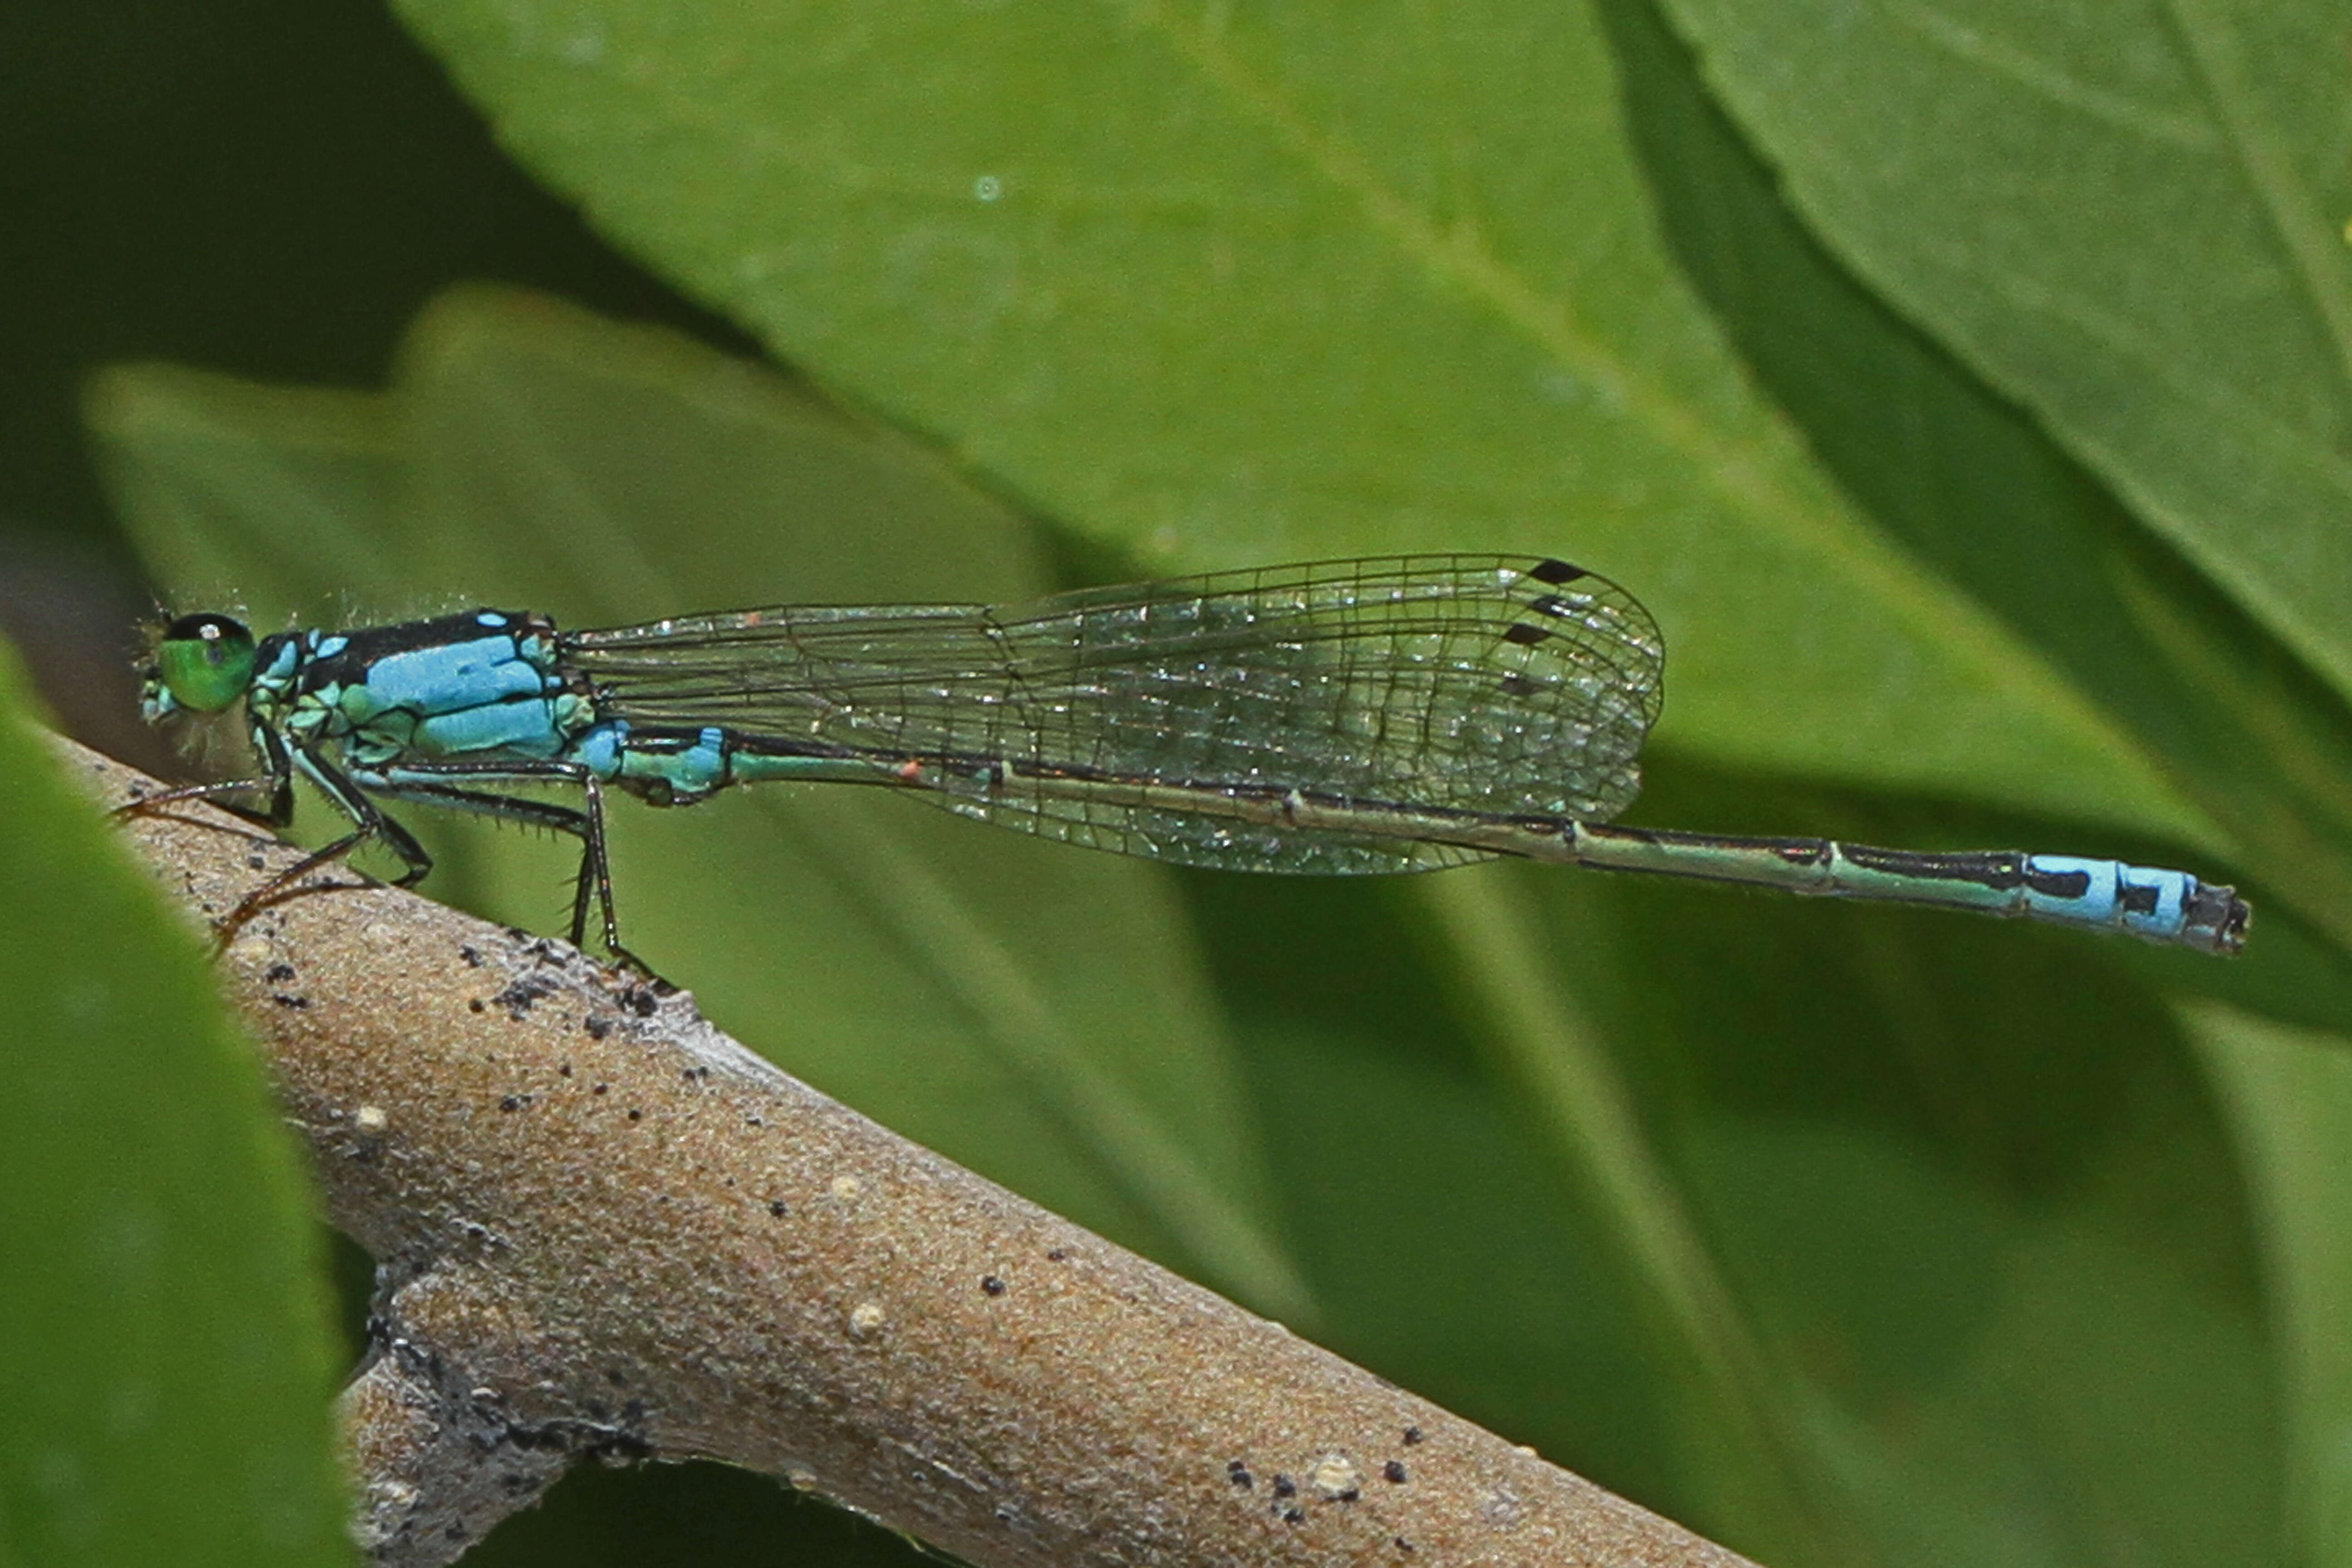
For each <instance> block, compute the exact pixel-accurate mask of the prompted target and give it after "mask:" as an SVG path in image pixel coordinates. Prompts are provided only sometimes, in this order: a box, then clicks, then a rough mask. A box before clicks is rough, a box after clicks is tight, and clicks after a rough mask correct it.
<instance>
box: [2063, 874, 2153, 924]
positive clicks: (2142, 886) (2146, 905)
mask: <svg viewBox="0 0 2352 1568" xmlns="http://www.w3.org/2000/svg"><path fill="white" fill-rule="evenodd" d="M2076 875H2078V876H2080V877H2081V878H2082V879H2084V882H2086V883H2087V882H2088V881H2089V880H2090V874H2089V873H2088V872H2077V873H2076ZM2122 892H2123V906H2124V908H2125V910H2127V911H2128V912H2130V913H2132V914H2136V915H2152V914H2154V913H2156V911H2157V908H2158V905H2159V904H2161V903H2162V902H2163V901H2164V889H2161V888H2158V887H2152V886H2150V885H2149V884H2147V883H2146V882H2126V883H2125V884H2124V885H2123V889H2122Z"/></svg>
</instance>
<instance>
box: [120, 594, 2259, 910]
mask: <svg viewBox="0 0 2352 1568" xmlns="http://www.w3.org/2000/svg"><path fill="white" fill-rule="evenodd" d="M1663 670H1664V644H1663V641H1662V639H1661V638H1660V637H1659V635H1658V628H1657V626H1656V625H1655V623H1654V622H1653V621H1652V620H1651V619H1650V616H1649V614H1648V612H1647V611H1645V610H1643V608H1642V606H1641V605H1640V604H1639V603H1638V602H1637V601H1636V600H1635V599H1634V598H1633V595H1630V594H1628V593H1626V592H1625V590H1623V589H1622V588H1620V587H1618V586H1617V585H1616V584H1613V583H1612V582H1610V581H1609V580H1608V579H1606V578H1604V577H1601V576H1598V575H1596V574H1592V573H1591V572H1587V571H1585V570H1583V569H1582V568H1580V567H1576V566H1571V565H1570V564H1568V563H1565V562H1561V561H1553V560H1535V559H1530V558H1527V557H1513V556H1496V555H1405V556H1392V557H1387V558H1381V559H1374V560H1363V561H1332V562H1318V563H1311V564H1307V565H1297V566H1281V567H1273V568H1268V569H1265V570H1262V571H1253V572H1236V573H1227V574H1219V575H1214V576H1206V577H1192V578H1182V579H1177V580H1174V581H1170V582H1160V583H1147V584H1139V585H1130V586H1125V587H1116V588H1096V589H1088V590H1086V591H1083V592H1079V593H1075V594H1062V595H1055V596H1054V597H1051V598H1045V599H1039V600H1037V601H1035V602H1034V603H1031V604H1025V605H997V606H977V605H936V606H909V605H882V606H826V607H808V606H787V607H780V608H774V609H761V610H740V611H735V612H732V613H730V614H725V615H704V616H680V617H677V618H676V619H671V620H661V621H654V622H651V623H649V624H647V625H644V626H621V627H614V628H611V629H607V630H597V631H564V630H562V629H560V628H559V627H557V626H556V625H555V624H554V622H553V621H551V620H550V619H549V618H548V617H547V616H541V615H536V614H530V613H528V612H521V611H513V610H487V609H485V610H470V611H467V612H465V613H463V614H460V615H453V616H440V617H438V618H436V619H433V620H424V621H412V622H407V623H405V624H403V625H397V626H374V627H368V628H363V629H354V630H348V631H323V630H314V631H290V632H280V633H277V634H275V635H272V636H269V637H262V638H260V639H258V640H257V639H256V638H255V637H253V635H252V633H251V632H249V631H248V630H247V628H246V627H245V626H242V625H240V624H239V623H237V622H236V621H235V620H232V619H230V618H229V617H227V616H220V615H194V616H183V617H181V618H180V619H177V620H174V621H173V622H172V623H171V624H170V625H169V626H166V627H165V628H164V630H163V636H162V637H161V639H160V641H159V643H158V644H157V647H156V649H155V655H154V660H153V663H152V667H151V668H149V669H148V670H147V671H146V682H145V690H144V700H143V704H142V706H143V710H144V713H145V715H146V717H147V718H148V719H149V720H150V721H162V720H163V719H166V718H168V717H170V716H171V715H173V714H174V713H178V712H182V711H193V712H197V713H223V712H226V711H227V710H231V709H233V708H236V706H237V705H238V704H240V703H242V704H243V705H244V710H245V722H246V725H247V731H248V732H249V734H250V736H251V739H252V742H253V746H254V749H255V752H256V753H257V755H258V757H259V758H260V767H261V772H260V773H259V774H258V775H257V776H255V777H251V778H244V779H236V780H230V781H226V782H224V783H215V784H195V785H192V786H189V787H186V788H182V789H174V790H171V791H168V792H165V793H163V794H159V795H152V796H150V797H149V798H148V799H146V800H145V801H142V802H141V803H139V804H138V805H135V806H134V807H132V808H131V809H134V810H145V809H152V808H153V807H155V806H158V805H165V804H167V803H170V802H172V801H177V800H191V799H199V798H204V799H212V798H226V799H228V800H231V801H235V800H236V799H238V798H239V797H244V798H247V799H250V798H251V797H252V796H253V795H255V794H258V795H260V796H261V797H262V798H263V799H264V800H265V801H266V805H263V806H262V807H260V808H258V809H254V808H251V807H248V808H247V813H248V815H251V816H256V817H257V818H259V819H260V820H263V821H266V822H268V823H270V824H273V825H277V826H283V825H285V824H286V823H288V822H289V821H290V820H291V819H292V816H293V811H294V779H295V777H296V775H298V774H299V775H300V776H302V777H304V778H307V779H309V780H310V782H311V783H312V784H316V785H317V786H318V787H319V788H320V790H321V791H323V792H324V793H325V794H326V795H327V797H328V798H329V799H330V800H331V801H332V802H333V803H334V805H335V806H336V807H337V809H339V810H340V811H341V813H342V814H343V815H344V816H346V817H348V818H349V819H350V821H351V825H352V826H351V830H350V831H349V832H348V833H346V834H344V835H343V836H342V837H340V838H338V839H336V840H335V841H334V842H333V843H331V844H330V845H328V846H326V847H324V848H322V849H320V850H318V851H317V852H316V853H314V854H311V855H310V856H308V857H306V858H304V859H303V860H302V861H300V862H299V864H298V865H296V866H295V867H293V868H291V869H289V870H288V871H286V872H285V873H283V874H282V875H280V876H279V877H278V878H276V879H274V880H273V881H272V882H271V883H270V884H269V885H268V887H266V888H264V889H262V890H261V891H260V892H259V893H257V895H255V898H254V899H253V900H248V902H247V909H246V910H240V911H238V914H237V915H234V916H232V922H233V921H235V920H236V919H237V918H241V916H242V914H243V913H245V912H247V910H250V908H252V907H254V905H256V904H257V903H258V902H259V901H261V900H267V899H268V898H270V897H272V896H274V895H275V894H276V893H277V892H278V891H279V890H282V889H284V888H285V887H287V886H288V885H289V884H291V883H293V882H294V881H296V880H298V879H300V878H301V877H303V876H305V875H306V874H308V873H309V872H310V871H312V870H314V869H316V868H319V867H320V866H323V865H326V864H328V863H330V862H331V861H334V860H337V859H339V858H342V857H344V856H346V855H348V854H350V853H351V852H352V850H354V849H356V848H358V847H360V846H362V845H363V844H367V843H370V842H377V843H381V844H383V846H385V847H388V848H389V849H390V850H391V851H392V853H393V854H394V855H395V856H397V857H398V858H400V860H401V861H402V862H403V865H404V868H405V870H404V875H403V876H402V877H401V878H400V881H401V882H402V883H403V884H407V883H413V882H415V881H416V880H417V879H420V878H422V877H423V876H424V875H425V872H426V871H427V870H429V869H430V868H431V866H432V861H431V859H430V858H429V857H428V856H427V855H426V854H425V849H424V847H423V846H421V845H419V844H418V843H417V841H416V840H415V837H412V836H411V835H410V834H409V833H408V831H407V830H406V829H405V828H404V827H402V826H400V824H399V823H398V822H397V821H395V820H394V818H393V817H392V816H389V815H387V813H386V811H385V809H384V806H385V805H386V804H394V803H396V804H401V805H407V804H415V805H433V806H442V807H448V808H453V809H457V810H461V811H470V812H476V813H480V814H483V815H487V816H494V817H504V818H509V819H512V820H516V821H520V822H526V823H535V824H538V825H539V826H544V827H550V828H553V829H555V830H557V831H559V832H562V833H565V834H569V835H572V836H573V837H577V838H578V839H579V840H580V842H581V846H582V855H581V860H580V871H579V878H578V881H577V884H576V886H575V889H574V892H573V898H572V941H573V942H580V941H581V940H582V939H583V936H584V935H585V932H586V930H587V923H588V911H589V907H590V905H591V903H592V902H593V904H594V905H595V906H596V908H597V910H599V912H600V913H601V915H602V918H603V933H602V934H603V936H604V942H605V944H606V945H607V946H608V947H610V948H611V949H612V950H613V951H614V952H617V953H622V954H624V955H625V953H626V950H625V949H624V948H623V947H622V946H621V941H620V928H619V923H618V921H617V920H616V918H615V916H614V905H613V884H612V875H611V872H610V869H609V868H608V864H607V858H606V854H605V834H604V799H605V791H606V789H607V787H610V788H613V789H618V790H622V791H625V792H626V793H627V794H630V795H635V796H637V797H639V798H640V799H643V800H646V801H650V802H652V803H654V804H655V805H690V804H692V803H694V802H696V801H700V800H704V799H707V798H709V796H710V795H713V794H715V793H717V792H718V791H719V790H722V789H725V788H727V787H729V786H730V785H732V784H752V783H757V782H760V781H762V780H768V779H796V780H803V781H808V782H825V783H837V784H879V785H882V786H884V787H886V788H890V789H898V790H905V791H907V792H908V793H910V794H913V795H919V796H921V797H923V798H925V799H928V800H930V801H932V802H934V803H936V804H938V805H943V806H945V807H947V808H948V809H949V810H951V811H954V812H957V813H960V814H961V815H963V816H970V817H973V818H976V819H978V820H980V821H982V822H992V823H997V824H1000V825H1002V826H1008V827H1018V828H1023V829H1025V830H1027V831H1029V832H1032V833H1036V834H1040V835H1043V836H1045V837H1053V838H1061V839H1066V840H1068V841H1069V842H1071V843H1075V844H1083V845H1088V846H1091V847H1096V848H1100V849H1112V850H1117V851H1118V852H1119V853H1121V854H1127V855H1139V856H1145V857H1149V858H1154V859H1161V860H1172V861H1179V862H1182V863H1184V864H1187V865H1193V866H1211V867H1220V868H1226V869H1232V870H1244V871H1289V872H1328V873H1338V874H1350V873H1359V872H1378V871H1412V870H1422V869H1426V868H1433V867H1440V866H1452V865H1457V864H1460V863H1461V862H1464V861H1467V860H1476V859H1483V858H1488V857H1492V856H1498V855H1514V856H1523V857H1525V858H1529V859H1535V860H1550V861H1562V862H1567V863H1570V864H1573V865H1580V866H1594V867H1602V868H1608V869H1612V870H1620V871H1649V872H1657V873H1663V874H1666V875H1671V876H1682V877H1695V878H1699V879H1706V880H1711V881H1720V882H1741V883H1750V884H1755V885H1759V886H1764V887H1772V888H1780V889H1788V890H1790V891H1792V892H1798V893H1820V894H1832V895H1839V896H1843V897H1848V898H1860V899H1885V900H1896V901H1901V902H1907V903H1916V904H1937V905H1945V906H1948V907H1950V908H1954V909H1965V910H1980V911H1983V912H1986V913H1990V914H2001V915H2019V916H2024V917H2028V918H2031V919H2034V920H2042V921H2054V922H2056V923H2058V924H2061V925H2071V926H2080V927H2087V928H2090V929H2094V930H2099V931H2126V932H2129V933H2130V934H2132V935H2134V936H2138V937H2143V938H2146V939H2147V940H2148V941H2151V942H2168V943H2173V944H2177V945H2179V946H2184V947H2190V948H2195V949H2197V950H2199V951H2200V952H2215V953H2231V952H2237V951H2238V948H2239V946H2240V944H2241V942H2242V941H2243V939H2244V935H2245V931H2246V924H2247V921H2248V918H2249V910H2248V908H2247V906H2246V904H2245V903H2244V902H2243V901H2242V900H2240V899H2239V898H2238V897H2237V895H2236V894H2235V892H2234V891H2233V890H2232V889H2229V888H2227V887H2221V886H2214V885H2210V884H2207V883H2204V882H2200V880H2199V879H2197V878H2195V877H2193V876H2190V875H2189V874H2188V873H2187V872H2183V871H2168V870H2158V869H2152V868H2146V867H2139V866H2131V865H2126V864H2123V863H2121V862H2119V861H2114V860H2099V859H2084V858H2077V857H2074V856H2061V855H2036V854H2027V853H2023V852H2020V851H2014V850H1979V851H1965V852H1957V853H1944V854H1930V853H1920V852H1915V851H1910V850H1899V849H1874V848H1871V847H1867V846H1864V845H1858V844H1843V843H1838V842H1835V841H1833V840H1829V839H1821V838H1759V837H1722V836H1718V835H1714V834H1700V833H1684V832H1672V831H1666V830H1661V829H1654V828H1636V827H1623V826H1610V824H1609V819H1610V818H1612V817H1613V816H1616V815H1617V814H1618V813H1619V812H1621V811H1622V810H1623V809H1624V808H1625V807H1626V805H1629V804H1630V803H1631V802H1632V800H1633V795H1634V793H1635V791H1636V789H1637V788H1638V787H1639V782H1640V769H1639V765H1638V758H1639V754H1640V752H1641V748H1642V742H1643V738H1644V737H1645V736H1646V735H1647V734H1648V732H1649V729H1650V726H1651V725H1652V724H1653V723H1654V722H1655V721H1656V720H1657V717H1658V712H1659V708H1660V704H1661V702H1662V700H1663V695H1662V694H1663V690H1664V688H1663ZM549 784H551V785H560V786H564V787H566V788H569V789H572V790H576V791H577V792H578V800H579V804H578V805H568V804H563V803H562V802H561V801H557V800H549V799H541V798H537V797H535V796H532V795H516V794H512V793H509V792H510V791H512V790H515V789H519V788H524V787H527V786H531V785H549Z"/></svg>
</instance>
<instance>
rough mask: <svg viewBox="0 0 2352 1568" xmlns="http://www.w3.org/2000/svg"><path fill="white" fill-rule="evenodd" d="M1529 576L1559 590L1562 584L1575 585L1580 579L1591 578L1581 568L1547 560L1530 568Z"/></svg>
mask: <svg viewBox="0 0 2352 1568" xmlns="http://www.w3.org/2000/svg"><path fill="white" fill-rule="evenodd" d="M1589 575H1590V574H1589V573H1587V572H1586V571H1585V570H1584V568H1583V567H1581V566H1570V564H1569V563H1567V562H1565V561H1553V560H1549V559H1547V560H1543V561H1538V562H1537V563H1535V564H1534V565H1532V566H1530V567H1528V576H1530V577H1532V578H1534V579H1535V580H1536V581H1537V582H1538V583H1549V584H1551V585H1552V586H1553V587H1555V588H1557V587H1559V585H1560V584H1562V583H1573V582H1575V581H1576V580H1577V579H1578V578H1579V577H1583V576H1589Z"/></svg>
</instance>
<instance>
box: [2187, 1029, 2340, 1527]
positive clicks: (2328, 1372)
mask: <svg viewBox="0 0 2352 1568" xmlns="http://www.w3.org/2000/svg"><path fill="white" fill-rule="evenodd" d="M2189 1024H2190V1027H2191V1030H2192V1032H2193V1034H2194V1036H2195V1038H2196V1040H2197V1043H2198V1045H2199V1047H2200V1050H2201V1053H2202V1055H2203V1057H2204V1059H2205V1061H2206V1063H2207V1065H2208V1067H2209V1068H2210V1070H2211V1072H2212V1074H2213V1079H2214V1081H2215V1083H2216V1084H2217V1085H2218V1086H2219V1088H2220V1089H2221V1102H2222V1104H2223V1106H2225V1107H2226V1108H2227V1109H2228V1110H2229V1112H2230V1114H2231V1121H2233V1122H2234V1123H2235V1125H2236V1128H2237V1131H2238V1137H2239V1144H2240V1146H2241V1147H2242V1149H2243V1150H2244V1151H2245V1159H2246V1167H2247V1181H2248V1185H2249V1186H2250V1188H2251V1189H2252V1199H2253V1204H2254V1210H2255V1214H2256V1215H2257V1218H2258V1222H2259V1226H2260V1234H2261V1236H2262V1238H2263V1262H2264V1264H2265V1266H2266V1268H2268V1269H2269V1271H2270V1274H2271V1304H2272V1314H2273V1326H2272V1332H2273V1337H2274V1338H2275V1340H2276V1342H2277V1343H2278V1345H2279V1348H2280V1360H2281V1363H2282V1368H2283V1371H2284V1375H2285V1380H2286V1384H2287V1387H2286V1405H2287V1419H2288V1427H2287V1434H2288V1441H2289V1444H2290V1446H2291V1449H2292V1452H2291V1454H2290V1456H2289V1468H2288V1474H2289V1476H2290V1478H2291V1479H2290V1483H2289V1484H2290V1491H2289V1499H2288V1502H2289V1520H2290V1526H2289V1527H2290V1529H2291V1530H2292V1531H2294V1533H2295V1535H2296V1536H2297V1537H2298V1544H2299V1545H2300V1546H2301V1548H2302V1551H2303V1557H2302V1560H2303V1561H2304V1562H2305V1563H2313V1564H2337V1565H2340V1564H2344V1563H2352V1444H2347V1441H2346V1434H2347V1432H2352V1179H2348V1178H2352V1163H2347V1156H2346V1151H2347V1149H2352V1049H2347V1047H2348V1046H2352V1041H2347V1039H2346V1037H2345V1036H2344V1034H2343V1032H2342V1031H2341V1030H2340V1029H2336V1030H2315V1029H2295V1028H2288V1027H2284V1026H2280V1025H2278V1024H2275V1023H2273V1022H2271V1021H2270V1020H2267V1019H2264V1018H2260V1017H2256V1016H2252V1015H2250V1014H2247V1013H2243V1012H2241V1011H2238V1010H2237V1009H2235V1008H2229V1007H2219V1006H2205V1007H2199V1008H2196V1009H2194V1010H2193V1011H2192V1012H2191V1013H2190V1015H2189Z"/></svg>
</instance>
